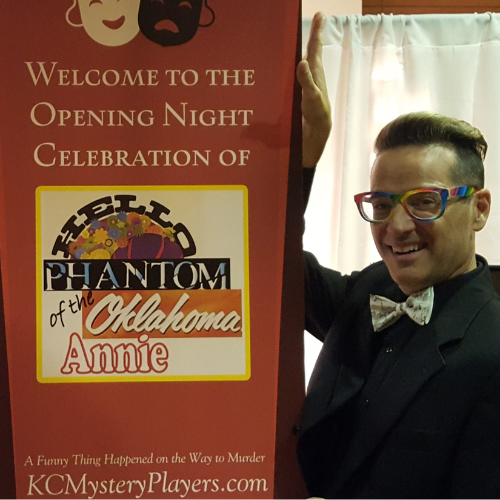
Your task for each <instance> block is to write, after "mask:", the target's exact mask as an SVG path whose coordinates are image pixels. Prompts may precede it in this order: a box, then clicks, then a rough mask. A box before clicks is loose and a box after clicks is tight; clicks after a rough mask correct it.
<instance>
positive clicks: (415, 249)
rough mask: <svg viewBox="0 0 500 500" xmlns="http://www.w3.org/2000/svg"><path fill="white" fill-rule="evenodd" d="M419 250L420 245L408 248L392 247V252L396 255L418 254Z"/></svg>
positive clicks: (408, 246)
mask: <svg viewBox="0 0 500 500" xmlns="http://www.w3.org/2000/svg"><path fill="white" fill-rule="evenodd" d="M417 250H420V249H419V248H418V245H407V246H403V247H392V251H393V252H394V253H408V252H416V251H417Z"/></svg>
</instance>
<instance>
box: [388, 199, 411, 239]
mask: <svg viewBox="0 0 500 500" xmlns="http://www.w3.org/2000/svg"><path fill="white" fill-rule="evenodd" d="M414 229H415V220H414V219H413V218H412V217H410V216H409V215H408V214H407V213H406V210H405V209H404V207H403V205H402V204H401V203H396V206H395V207H394V208H393V210H392V217H391V218H390V219H389V220H388V222H387V230H388V231H389V232H393V233H395V234H403V233H408V232H411V231H413V230H414Z"/></svg>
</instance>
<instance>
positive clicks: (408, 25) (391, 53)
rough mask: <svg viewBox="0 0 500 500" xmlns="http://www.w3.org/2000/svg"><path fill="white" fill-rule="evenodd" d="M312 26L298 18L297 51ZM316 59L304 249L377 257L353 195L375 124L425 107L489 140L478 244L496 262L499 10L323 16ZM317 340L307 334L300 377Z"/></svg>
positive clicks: (329, 261) (344, 266)
mask: <svg viewBox="0 0 500 500" xmlns="http://www.w3.org/2000/svg"><path fill="white" fill-rule="evenodd" d="M310 25H311V21H310V20H304V21H303V41H304V47H303V49H304V51H305V45H306V42H307V39H308V37H309V29H310ZM323 60H324V64H325V69H326V76H327V81H328V90H329V95H330V100H331V103H332V112H333V130H332V136H331V138H330V141H329V143H328V145H327V147H326V151H325V153H324V155H323V158H322V160H321V162H320V164H319V165H318V169H317V172H316V178H315V182H314V185H313V190H312V193H311V198H310V202H309V207H308V209H307V213H306V232H305V235H304V246H305V248H306V249H307V250H311V251H312V252H314V253H315V255H316V256H317V257H318V259H319V261H320V262H321V263H322V264H323V265H325V266H328V267H330V268H333V269H338V270H340V271H342V272H344V273H350V272H351V271H353V270H357V269H362V268H364V267H365V266H366V265H368V264H370V263H371V262H375V261H377V260H379V256H378V253H377V251H376V249H375V246H374V244H373V242H372V239H371V233H370V228H369V224H368V223H367V222H365V221H363V220H362V219H361V217H360V216H359V214H358V211H357V209H356V205H355V204H354V200H353V196H354V194H356V193H360V192H362V191H368V190H369V173H370V168H371V164H372V163H373V159H374V155H373V142H374V140H375V137H376V135H377V134H378V132H379V130H380V129H381V128H382V127H383V126H384V125H385V124H386V123H388V122H389V121H391V120H392V119H393V118H395V117H397V116H399V115H400V114H402V113H407V112H410V111H418V110H432V111H436V112H438V113H442V114H445V115H448V116H454V117H456V118H460V119H463V120H466V121H468V122H469V123H472V124H473V125H474V126H476V127H478V128H479V129H480V130H481V131H482V132H483V134H484V136H485V138H486V140H487V142H488V146H489V149H488V154H487V157H486V162H485V169H486V187H488V188H489V189H490V190H491V192H492V199H493V202H492V213H491V216H490V219H489V221H488V224H487V226H486V228H485V229H483V231H481V232H480V233H478V237H477V251H478V253H480V254H482V255H483V256H485V257H486V259H487V260H488V261H489V263H490V264H500V137H499V136H500V14H490V13H487V14H446V15H414V16H395V15H383V14H382V15H377V16H333V17H329V18H328V20H327V24H326V26H325V33H324V49H323ZM319 348H320V344H319V342H317V341H316V340H315V339H314V338H313V337H312V336H310V335H306V337H305V353H306V359H305V367H306V379H308V378H309V375H310V372H311V370H312V367H313V365H314V361H315V359H316V356H317V353H318V351H319Z"/></svg>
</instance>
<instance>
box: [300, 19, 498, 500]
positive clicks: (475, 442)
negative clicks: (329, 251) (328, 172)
mask: <svg viewBox="0 0 500 500" xmlns="http://www.w3.org/2000/svg"><path fill="white" fill-rule="evenodd" d="M323 23H324V19H323V17H322V16H316V17H315V19H314V22H313V26H312V30H311V39H310V42H309V46H308V56H307V59H306V60H305V61H304V62H302V63H301V64H300V65H299V68H298V71H297V75H298V78H299V81H300V83H301V85H302V88H303V115H304V166H311V165H313V164H315V163H316V162H317V161H318V159H319V157H320V156H321V153H322V151H323V147H324V143H325V139H324V137H325V135H327V132H328V131H329V128H330V111H329V105H328V102H327V100H328V98H327V96H326V91H325V89H326V86H325V82H324V75H323V70H322V64H321V30H322V25H323ZM313 136H315V139H314V137H313ZM486 148H487V146H486V142H485V141H484V138H483V137H482V135H481V133H480V132H479V131H478V130H477V129H475V128H474V127H472V126H470V125H468V124H466V123H465V122H460V121H458V120H455V119H452V118H447V117H443V116H441V115H437V114H433V113H427V112H422V113H412V114H409V115H405V116H402V117H399V118H398V119H396V120H394V121H393V122H391V123H390V124H388V125H387V126H386V127H384V129H383V130H382V131H381V133H380V134H379V136H378V138H377V141H376V145H375V149H376V153H377V157H376V160H375V162H374V165H373V168H372V173H371V178H370V185H371V188H370V189H371V191H370V192H369V193H361V194H359V195H357V196H356V203H357V205H358V209H359V211H360V214H361V216H362V217H363V218H364V219H365V220H367V221H368V222H367V223H369V224H370V226H371V230H372V235H373V238H374V241H375V243H376V246H377V249H378V251H379V253H380V255H381V257H382V262H379V263H376V264H373V265H371V266H369V267H368V268H366V269H364V270H363V271H361V272H359V273H354V274H352V275H351V276H342V275H340V273H337V272H335V271H332V270H329V269H325V268H322V267H321V266H320V265H319V264H318V262H317V261H316V259H315V258H314V257H313V256H312V255H309V254H307V255H306V327H307V329H308V330H309V331H310V332H311V333H313V334H314V335H315V336H316V337H318V338H320V340H322V341H324V346H323V349H322V351H321V354H320V356H319V358H318V361H317V364H316V367H315V370H314V373H313V376H312V378H311V382H310V385H309V389H308V396H307V399H306V404H305V408H304V414H303V422H302V428H301V436H300V440H299V446H298V457H299V462H300V465H301V468H302V471H303V474H304V478H305V481H306V484H307V487H308V489H309V492H310V494H311V495H314V496H320V497H327V498H332V497H333V498H335V497H337V498H459V497H460V498H480V497H487V498H499V497H500V300H499V298H498V296H497V295H496V294H495V292H494V290H493V286H492V283H491V278H490V273H489V270H488V265H487V263H486V261H485V260H484V259H483V258H482V257H480V256H477V255H476V254H475V233H476V232H477V231H479V230H481V229H482V228H483V227H484V225H485V224H486V221H487V218H488V215H489V209H490V193H489V191H488V190H486V189H484V173H483V159H484V155H485V153H486ZM309 172H311V170H309V171H307V172H306V181H307V178H309V180H310V178H311V177H312V176H311V174H310V173H309Z"/></svg>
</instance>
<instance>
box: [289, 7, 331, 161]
mask: <svg viewBox="0 0 500 500" xmlns="http://www.w3.org/2000/svg"><path fill="white" fill-rule="evenodd" d="M324 25H325V16H324V14H322V13H321V12H318V13H316V14H315V16H314V19H313V21H312V25H311V33H310V35H309V42H308V44H307V54H306V56H305V57H304V59H303V60H302V61H301V62H300V63H299V65H298V66H297V79H298V80H299V83H300V86H301V87H302V137H303V139H302V166H303V167H315V166H316V164H317V163H318V161H319V159H320V158H321V155H322V153H323V150H324V149H325V144H326V141H327V140H328V137H329V135H330V130H331V128H332V118H331V109H330V101H329V100H328V93H327V89H326V78H325V72H324V69H323V60H322V52H323V40H322V34H323V27H324Z"/></svg>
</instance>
